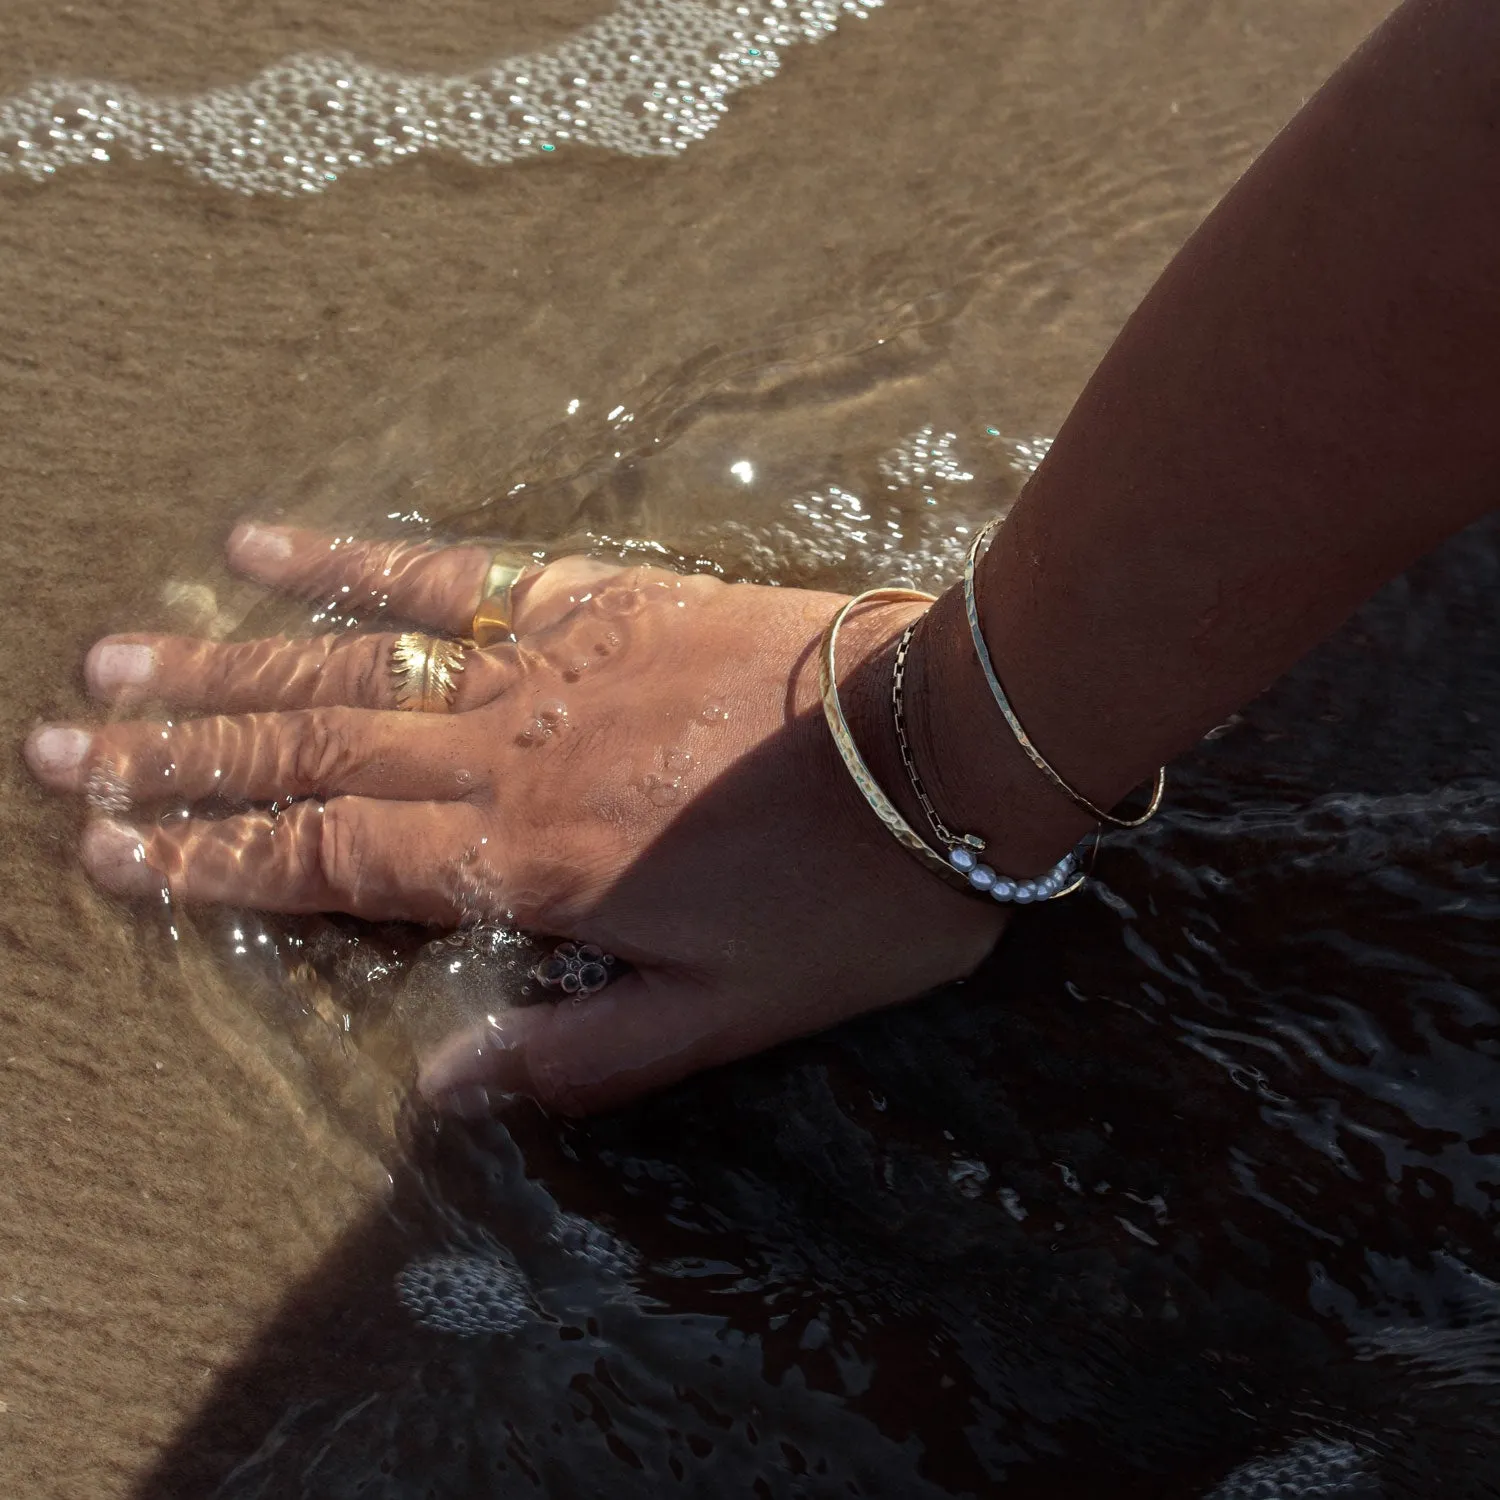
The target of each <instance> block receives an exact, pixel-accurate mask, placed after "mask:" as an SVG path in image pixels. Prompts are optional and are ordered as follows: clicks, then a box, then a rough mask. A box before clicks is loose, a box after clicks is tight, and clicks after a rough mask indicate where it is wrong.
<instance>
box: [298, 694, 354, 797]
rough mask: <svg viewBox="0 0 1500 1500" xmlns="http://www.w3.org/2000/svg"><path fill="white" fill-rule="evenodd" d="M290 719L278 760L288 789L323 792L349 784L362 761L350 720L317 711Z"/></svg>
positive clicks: (299, 714)
mask: <svg viewBox="0 0 1500 1500" xmlns="http://www.w3.org/2000/svg"><path fill="white" fill-rule="evenodd" d="M288 719H289V720H290V722H289V723H288V724H287V726H286V728H285V729H284V731H283V735H284V738H283V742H282V747H281V754H280V756H279V757H278V761H279V769H280V772H281V776H282V778H283V779H284V780H285V781H286V782H287V784H288V790H289V791H296V792H313V793H321V792H326V791H329V790H332V789H333V788H335V787H338V786H339V785H341V784H342V783H343V782H345V781H347V779H348V777H349V773H350V772H351V770H352V769H353V768H354V766H355V764H356V763H357V761H358V759H359V757H358V756H357V754H356V752H355V747H354V743H353V734H352V732H351V728H350V725H349V723H348V722H347V720H345V719H344V718H343V716H342V715H339V716H335V715H333V714H328V713H319V712H316V711H312V712H304V713H297V714H290V715H288Z"/></svg>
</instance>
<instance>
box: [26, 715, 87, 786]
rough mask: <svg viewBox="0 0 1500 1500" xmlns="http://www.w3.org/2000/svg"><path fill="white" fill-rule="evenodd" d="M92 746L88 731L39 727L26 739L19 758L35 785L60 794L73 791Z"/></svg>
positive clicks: (77, 784)
mask: <svg viewBox="0 0 1500 1500" xmlns="http://www.w3.org/2000/svg"><path fill="white" fill-rule="evenodd" d="M92 743H93V736H92V735H91V734H89V733H88V732H87V730H83V729H72V728H69V727H68V726H67V725H65V724H42V725H40V726H39V727H37V728H36V729H33V730H32V731H31V733H30V734H29V735H27V736H26V743H25V745H24V746H23V747H22V754H23V755H24V756H25V757H26V764H27V765H28V766H29V767H30V768H31V774H32V775H33V776H35V777H36V779H37V780H38V781H40V782H43V783H44V784H45V785H47V786H50V787H55V788H57V789H58V790H59V791H76V790H78V788H79V782H80V777H81V775H82V772H83V766H84V763H85V761H86V760H87V759H88V753H89V747H90V746H91V745H92Z"/></svg>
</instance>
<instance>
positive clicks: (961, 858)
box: [948, 844, 979, 874]
mask: <svg viewBox="0 0 1500 1500" xmlns="http://www.w3.org/2000/svg"><path fill="white" fill-rule="evenodd" d="M948 863H949V864H950V865H952V866H953V868H954V869H955V870H962V871H963V872H964V873H965V874H967V873H968V872H969V871H970V870H972V869H973V868H974V866H975V865H977V864H978V863H979V856H978V855H976V854H975V853H974V851H973V850H972V849H965V848H964V846H963V845H962V844H958V845H955V846H954V847H953V848H952V849H950V850H949V851H948Z"/></svg>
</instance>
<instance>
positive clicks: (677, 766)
mask: <svg viewBox="0 0 1500 1500" xmlns="http://www.w3.org/2000/svg"><path fill="white" fill-rule="evenodd" d="M665 761H666V767H667V770H669V771H673V772H675V773H676V774H677V775H679V776H680V775H681V774H682V773H683V772H684V771H686V770H687V769H688V768H689V767H690V766H691V765H692V764H693V757H692V754H691V753H690V752H689V751H687V750H668V751H667V753H666V757H665Z"/></svg>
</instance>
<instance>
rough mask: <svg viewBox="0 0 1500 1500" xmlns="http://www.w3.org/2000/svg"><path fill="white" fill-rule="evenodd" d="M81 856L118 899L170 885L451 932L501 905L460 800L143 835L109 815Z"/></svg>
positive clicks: (336, 809)
mask: <svg viewBox="0 0 1500 1500" xmlns="http://www.w3.org/2000/svg"><path fill="white" fill-rule="evenodd" d="M81 852H82V857H83V863H84V867H85V868H86V869H87V870H88V872H89V874H90V876H91V877H92V878H93V879H94V881H95V882H96V883H97V884H99V885H100V886H102V887H103V888H104V889H105V890H107V891H110V892H111V893H112V894H114V895H118V896H151V895H155V894H157V893H159V892H160V891H161V890H162V889H163V887H165V888H166V889H167V890H169V891H170V892H171V894H172V896H173V897H174V898H175V899H177V900H179V901H184V902H190V903H209V902H213V903H221V904H225V905H232V906H248V907H255V908H258V909H259V910H262V911H277V912H322V911H340V912H347V913H349V914H350V915H351V916H356V917H364V918H366V919H367V920H370V921H404V922H428V923H434V924H443V925H447V926H454V925H457V924H458V923H459V922H462V921H464V920H467V919H470V918H473V917H479V916H486V915H493V914H495V912H494V910H492V909H491V906H490V903H492V902H498V901H500V900H501V899H502V896H501V889H500V887H501V879H500V876H499V874H498V873H497V865H496V864H495V862H494V860H493V859H492V854H493V856H495V857H496V858H497V857H498V854H499V851H498V850H492V848H491V844H490V839H489V835H488V832H487V829H486V827H485V824H484V819H483V817H482V815H481V814H480V813H479V812H478V811H477V810H476V809H474V808H472V807H469V806H468V805H466V804H463V803H420V802H405V803H402V802H386V801H382V800H375V799H370V798H364V797H336V798H334V799H332V800H331V801H329V802H326V803H317V802H299V803H297V804H296V805H295V806H293V807H291V808H289V809H287V811H285V812H283V813H281V814H279V815H272V814H270V813H247V814H245V815H243V816H241V817H234V818H224V819H222V820H219V821H214V822H210V821H205V820H197V819H190V820H186V821H183V822H176V823H167V824H163V825H161V826H158V827H154V828H146V829H137V828H134V827H131V826H130V825H128V824H125V823H121V822H117V821H115V820H114V819H109V818H106V819H101V820H99V821H98V822H96V823H93V824H91V825H90V826H89V828H88V829H87V830H86V832H85V834H84V838H83V848H82V851H81ZM476 871H478V872H482V874H476ZM497 909H498V908H497Z"/></svg>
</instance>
